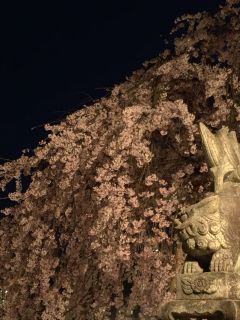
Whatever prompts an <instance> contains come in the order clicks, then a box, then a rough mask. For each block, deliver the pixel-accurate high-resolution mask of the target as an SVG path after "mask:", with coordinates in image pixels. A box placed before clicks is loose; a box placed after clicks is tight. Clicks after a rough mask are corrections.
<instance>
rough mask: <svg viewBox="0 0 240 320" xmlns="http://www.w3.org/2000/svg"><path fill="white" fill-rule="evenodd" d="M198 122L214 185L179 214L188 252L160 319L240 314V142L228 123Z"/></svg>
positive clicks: (238, 318)
mask: <svg viewBox="0 0 240 320" xmlns="http://www.w3.org/2000/svg"><path fill="white" fill-rule="evenodd" d="M199 128H200V134H201V138H202V142H203V148H204V151H205V154H206V160H207V163H208V166H209V168H210V172H211V174H212V177H213V179H214V191H213V192H211V193H210V194H208V196H207V197H206V198H204V199H203V200H201V201H199V202H198V203H196V204H193V205H191V206H189V207H186V208H183V209H182V211H181V212H180V213H179V215H178V217H177V219H176V220H175V223H176V230H177V231H178V233H179V236H180V239H181V240H182V246H183V250H184V251H185V253H186V254H187V257H186V261H185V263H184V266H183V271H182V273H181V274H179V275H177V299H176V300H174V301H171V302H169V303H167V304H166V305H165V306H164V307H163V309H162V312H161V316H160V318H158V319H163V320H165V319H172V320H174V319H217V320H220V319H226V320H240V146H239V144H238V141H237V137H236V132H235V131H230V132H229V129H228V128H227V127H223V128H222V129H220V130H219V131H218V132H217V133H216V134H213V133H211V131H210V130H209V129H208V128H207V127H206V126H205V125H204V124H203V123H200V124H199Z"/></svg>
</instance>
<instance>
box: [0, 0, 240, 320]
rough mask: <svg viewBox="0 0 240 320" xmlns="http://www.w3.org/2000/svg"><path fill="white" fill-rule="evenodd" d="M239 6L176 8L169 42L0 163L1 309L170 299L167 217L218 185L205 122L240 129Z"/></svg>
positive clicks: (117, 313) (69, 311)
mask: <svg viewBox="0 0 240 320" xmlns="http://www.w3.org/2000/svg"><path fill="white" fill-rule="evenodd" d="M239 11H240V6H239V0H228V1H226V4H225V5H224V6H220V7H219V10H218V11H217V12H216V13H215V14H214V15H210V14H209V13H207V12H203V13H198V14H195V15H186V16H183V17H181V18H178V19H177V21H176V23H175V28H174V30H173V32H172V39H174V45H173V47H172V48H170V49H168V50H165V51H164V52H163V53H161V54H160V55H159V56H158V57H156V58H155V59H152V60H151V61H147V62H145V63H144V67H143V68H142V69H140V70H137V71H136V72H133V74H132V76H131V77H130V78H129V79H128V80H127V81H125V82H124V83H122V84H120V85H116V86H115V87H114V89H113V90H112V92H111V95H110V96H108V97H105V98H102V99H100V100H98V101H97V102H95V103H94V104H93V105H91V106H84V107H83V108H81V110H79V111H77V112H75V113H73V114H70V115H69V116H67V117H66V119H65V120H64V121H62V122H60V123H59V124H57V125H46V127H45V129H46V132H47V137H46V139H45V140H43V141H40V143H39V145H38V147H37V148H36V149H35V150H34V154H29V153H28V152H27V151H26V152H24V153H23V155H22V156H21V157H20V158H19V159H17V160H14V161H12V162H6V163H4V164H3V165H1V166H0V176H1V180H0V185H1V189H2V191H3V192H6V191H7V190H8V186H9V184H12V183H13V182H14V183H15V191H14V192H10V193H9V195H8V197H9V199H10V200H11V201H12V203H13V205H12V206H10V207H8V208H5V209H4V211H3V215H2V218H1V220H0V236H1V245H0V254H1V265H0V266H1V268H0V288H2V290H3V291H4V292H6V294H5V295H6V296H5V298H4V302H3V303H1V305H0V310H1V316H2V319H4V320H13V319H14V320H17V319H24V320H28V319H29V320H30V319H41V320H73V319H75V320H81V319H86V320H90V319H91V320H92V319H97V320H103V319H104V320H105V319H117V320H121V319H126V318H127V317H128V318H129V319H131V317H132V316H134V317H135V318H136V317H138V318H139V319H144V317H146V316H156V315H157V314H158V311H159V308H160V307H161V305H162V303H164V302H165V301H167V300H168V299H172V298H174V294H175V292H174V290H175V289H174V288H175V285H174V275H175V274H176V272H178V271H179V270H180V268H181V263H182V258H183V255H182V252H181V248H180V247H179V244H178V241H177V239H176V236H175V235H174V228H173V223H172V221H173V219H174V217H175V215H176V214H177V213H178V211H179V210H180V209H181V208H182V207H183V206H187V205H190V204H193V203H196V202H197V201H199V200H201V199H202V198H204V197H205V196H206V194H207V193H208V192H210V191H212V188H213V182H212V181H211V180H210V175H209V172H208V168H207V165H206V162H205V157H204V153H203V150H202V145H201V138H200V133H199V127H198V124H199V122H203V123H205V124H206V125H207V126H208V127H210V128H211V130H212V131H214V130H218V129H220V128H221V127H222V126H223V125H225V126H228V127H229V128H230V129H231V130H236V133H237V137H238V138H239V121H240V82H239V76H240V45H239V37H240V20H239V14H240V12H239ZM176 32H177V34H178V36H175V34H176ZM179 34H181V35H180V36H179ZM26 181H30V182H29V183H28V186H27V187H26Z"/></svg>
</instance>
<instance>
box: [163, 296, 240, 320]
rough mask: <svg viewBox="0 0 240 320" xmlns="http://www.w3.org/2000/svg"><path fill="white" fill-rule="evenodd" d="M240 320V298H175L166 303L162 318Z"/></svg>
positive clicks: (169, 319) (167, 319) (177, 319)
mask: <svg viewBox="0 0 240 320" xmlns="http://www.w3.org/2000/svg"><path fill="white" fill-rule="evenodd" d="M192 318H193V319H194V318H196V319H199V320H200V319H210V320H239V319H240V300H195V301H194V300H190V301H189V300H174V301H170V302H168V303H166V304H165V305H164V306H163V308H162V311H161V314H160V315H159V318H158V319H161V320H187V319H189V320H190V319H192Z"/></svg>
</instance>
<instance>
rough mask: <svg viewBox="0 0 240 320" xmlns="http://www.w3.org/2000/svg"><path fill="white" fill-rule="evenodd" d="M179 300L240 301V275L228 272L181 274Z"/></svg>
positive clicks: (178, 285)
mask: <svg viewBox="0 0 240 320" xmlns="http://www.w3.org/2000/svg"><path fill="white" fill-rule="evenodd" d="M177 299H194V300H199V299H236V300H237V299H240V275H239V274H236V273H228V272H204V273H202V274H179V275H178V276H177Z"/></svg>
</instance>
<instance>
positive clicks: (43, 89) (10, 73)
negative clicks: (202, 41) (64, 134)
mask: <svg viewBox="0 0 240 320" xmlns="http://www.w3.org/2000/svg"><path fill="white" fill-rule="evenodd" d="M19 2H20V1H19ZM62 2H63V4H61V3H60V2H58V3H57V4H56V5H55V6H54V5H53V4H51V5H46V6H44V5H42V3H43V2H40V1H32V3H33V5H32V7H29V5H26V7H24V4H23V2H22V1H21V2H20V3H19V4H18V5H14V4H13V3H10V2H9V5H8V7H7V5H6V6H5V7H4V8H3V7H2V8H1V40H0V41H1V58H0V63H1V64H0V79H1V80H0V81H1V86H0V88H1V89H0V90H1V94H0V99H1V100H0V103H1V117H0V137H1V149H0V158H4V159H15V158H17V157H19V156H20V154H21V150H23V149H25V148H30V149H32V148H35V147H36V146H37V143H38V141H39V140H41V139H43V138H44V137H46V133H45V132H44V130H43V125H44V124H45V123H47V122H54V121H59V120H61V119H64V117H65V116H66V115H67V114H69V113H71V112H73V111H76V110H78V109H79V108H80V107H81V105H83V104H89V103H91V102H93V101H94V99H97V98H100V97H102V96H104V95H106V94H108V91H107V89H111V88H112V87H113V86H114V84H118V83H121V82H123V81H124V80H125V78H126V76H129V75H131V73H132V71H134V70H136V69H139V68H141V66H142V63H143V62H144V61H146V60H149V59H151V58H153V57H155V56H157V55H159V53H160V52H162V51H163V50H164V48H165V44H164V39H165V38H167V37H168V33H169V31H170V29H171V27H172V26H173V21H174V19H175V18H176V17H178V16H180V15H182V14H184V13H196V12H198V11H203V10H207V11H213V12H214V11H215V10H216V8H217V6H218V5H219V4H222V3H223V2H224V1H220V0H191V1H190V0H165V1H161V0H158V1H151V0H142V1H141V0H138V1H135V0H122V1H114V0H111V1H104V0H103V1H99V0H95V1H90V0H89V1H81V0H79V1H78V4H77V5H74V4H73V3H71V2H70V1H62ZM49 3H51V1H49Z"/></svg>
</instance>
